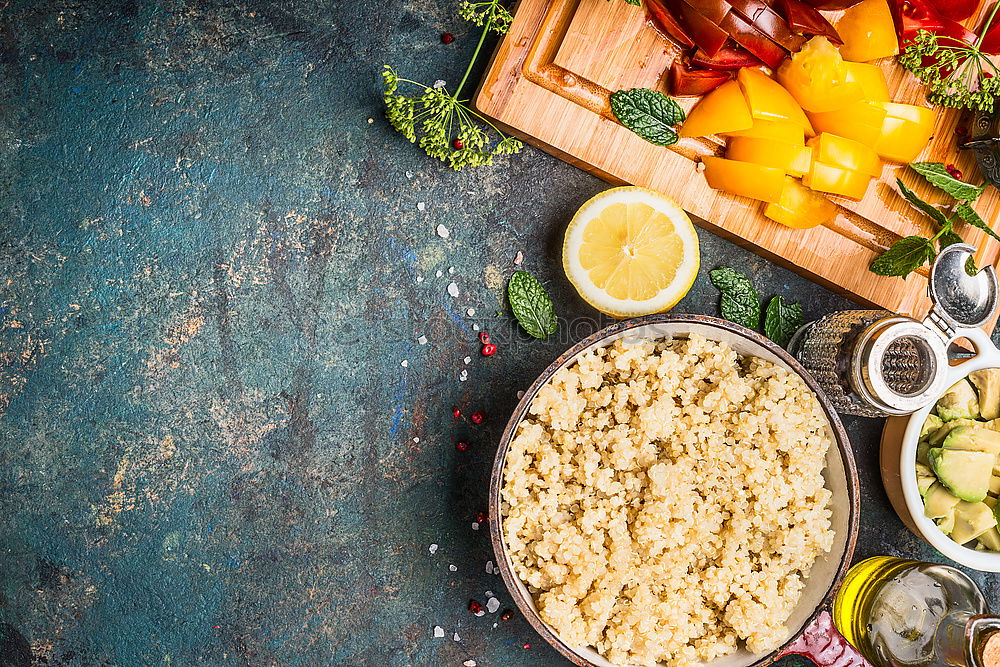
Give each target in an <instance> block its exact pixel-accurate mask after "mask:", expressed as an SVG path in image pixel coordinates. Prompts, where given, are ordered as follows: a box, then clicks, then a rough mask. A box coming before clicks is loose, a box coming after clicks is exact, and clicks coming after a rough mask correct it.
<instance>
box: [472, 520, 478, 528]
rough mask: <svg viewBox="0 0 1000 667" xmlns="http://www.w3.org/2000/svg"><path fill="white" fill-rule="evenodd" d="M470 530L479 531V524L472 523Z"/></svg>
mask: <svg viewBox="0 0 1000 667" xmlns="http://www.w3.org/2000/svg"><path fill="white" fill-rule="evenodd" d="M472 530H479V524H478V523H477V522H475V521H473V522H472Z"/></svg>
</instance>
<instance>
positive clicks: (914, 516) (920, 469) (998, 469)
mask: <svg viewBox="0 0 1000 667" xmlns="http://www.w3.org/2000/svg"><path fill="white" fill-rule="evenodd" d="M966 333H968V336H967V338H968V339H970V340H971V342H972V343H973V344H974V345H975V347H976V352H977V354H976V356H975V357H972V358H970V359H968V360H966V361H964V362H963V363H961V364H960V365H958V366H953V367H951V368H950V369H949V374H950V375H951V378H950V379H951V383H950V387H949V388H948V390H947V391H946V392H945V393H944V394H942V395H941V396H940V397H939V398H938V400H937V401H935V402H934V403H932V404H931V405H929V406H927V407H925V408H923V409H922V410H920V411H918V412H916V413H914V414H913V415H912V416H911V417H910V418H909V421H908V422H907V426H906V432H905V435H904V437H903V443H902V448H901V450H900V457H899V464H900V482H901V484H902V492H903V497H904V499H905V503H906V509H907V510H908V512H909V514H910V517H909V518H910V519H911V520H912V521H908V522H907V524H909V525H910V526H911V527H915V528H916V530H917V532H918V533H919V534H920V535H921V537H923V538H924V539H925V540H927V542H929V543H930V544H931V545H932V546H933V547H934V548H936V549H937V550H938V551H940V552H941V553H942V554H944V555H945V556H947V557H948V558H951V559H952V560H954V561H957V562H958V563H961V564H962V565H965V566H967V567H971V568H974V569H977V570H985V571H988V572H1000V350H998V349H997V348H996V347H995V346H994V345H993V343H992V341H991V340H990V339H989V338H988V337H987V336H986V334H985V333H983V332H982V330H979V329H976V330H973V331H968V332H966ZM904 518H905V517H904Z"/></svg>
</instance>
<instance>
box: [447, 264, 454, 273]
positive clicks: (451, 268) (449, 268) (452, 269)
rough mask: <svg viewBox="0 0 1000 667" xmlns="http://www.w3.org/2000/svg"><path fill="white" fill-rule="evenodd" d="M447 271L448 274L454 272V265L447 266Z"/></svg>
mask: <svg viewBox="0 0 1000 667" xmlns="http://www.w3.org/2000/svg"><path fill="white" fill-rule="evenodd" d="M448 273H449V274H453V273H455V267H454V266H449V267H448Z"/></svg>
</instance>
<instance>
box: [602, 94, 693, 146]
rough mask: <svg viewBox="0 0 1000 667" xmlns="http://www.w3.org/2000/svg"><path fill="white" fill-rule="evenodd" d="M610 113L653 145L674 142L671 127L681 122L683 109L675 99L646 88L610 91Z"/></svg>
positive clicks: (674, 136) (675, 136)
mask: <svg viewBox="0 0 1000 667" xmlns="http://www.w3.org/2000/svg"><path fill="white" fill-rule="evenodd" d="M611 112H612V113H614V115H615V118H617V119H618V121H619V122H620V123H621V124H622V125H624V126H625V127H627V128H628V129H630V130H632V131H633V132H635V133H636V134H638V135H639V136H640V137H642V138H643V139H645V140H646V141H648V142H649V143H651V144H656V145H657V146H669V145H671V144H676V143H677V133H676V132H674V129H673V128H674V126H675V125H677V124H679V123H681V122H683V121H684V110H683V109H681V108H680V106H679V105H678V104H677V102H674V101H673V100H672V99H670V98H669V97H667V96H666V95H664V94H663V93H661V92H659V91H657V90H650V89H649V88H632V89H631V90H619V91H617V92H614V93H611Z"/></svg>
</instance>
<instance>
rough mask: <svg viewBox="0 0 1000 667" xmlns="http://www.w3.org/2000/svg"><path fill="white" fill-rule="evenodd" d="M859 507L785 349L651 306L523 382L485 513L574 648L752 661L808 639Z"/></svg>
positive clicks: (815, 395) (620, 662)
mask: <svg viewBox="0 0 1000 667" xmlns="http://www.w3.org/2000/svg"><path fill="white" fill-rule="evenodd" d="M858 503H859V501H858V480H857V472H856V470H855V466H854V458H853V454H852V452H851V447H850V443H849V442H848V439H847V435H846V433H845V431H844V428H843V425H842V424H841V423H840V420H839V418H838V417H837V414H836V412H835V411H834V410H833V408H832V406H831V405H830V404H829V403H828V402H827V400H826V399H825V398H824V397H823V395H822V394H821V392H820V391H819V389H818V387H817V386H816V385H815V383H814V381H813V380H812V379H811V377H809V375H808V373H807V372H806V371H805V370H804V369H802V367H801V366H799V364H798V363H797V362H796V361H795V360H794V359H793V358H792V357H791V356H790V355H789V354H788V353H787V352H785V351H784V350H783V349H781V348H780V347H778V346H777V345H775V344H774V343H772V342H770V341H769V340H767V339H766V338H764V337H762V336H760V335H759V334H757V333H755V332H753V331H750V330H748V329H745V328H743V327H740V326H739V325H735V324H733V323H731V322H727V321H724V320H719V319H716V318H712V317H705V316H699V315H650V316H648V317H643V318H636V319H632V320H627V321H623V322H619V323H617V324H614V325H612V326H611V327H608V328H607V329H604V330H602V331H600V332H598V333H596V334H594V335H593V336H590V337H589V338H587V339H585V340H583V341H581V342H580V343H578V344H577V345H574V346H573V347H572V348H570V349H569V350H568V351H567V352H566V353H565V354H563V355H562V356H560V357H559V358H558V359H557V360H556V361H555V362H553V363H552V364H551V365H550V366H549V367H548V368H547V369H546V371H545V372H544V373H542V375H541V376H540V377H539V378H538V379H537V380H535V382H534V383H533V384H532V385H531V387H530V389H528V390H527V391H526V392H525V394H524V397H523V398H522V399H521V401H520V403H519V404H518V406H517V409H516V410H515V411H514V414H513V415H512V416H511V418H510V421H509V422H508V424H507V427H506V430H505V431H504V434H503V437H502V439H501V442H500V447H499V449H498V451H497V455H496V459H495V463H494V468H493V475H492V479H491V487H490V507H489V510H490V511H489V516H490V531H491V538H492V542H493V548H494V551H495V552H496V556H497V562H498V563H499V568H500V572H501V575H502V576H503V579H504V582H505V583H506V585H507V587H508V589H509V590H510V592H511V594H512V596H513V598H514V601H515V603H516V604H517V605H518V607H519V609H520V610H521V612H522V613H523V614H524V616H525V618H526V619H527V620H528V621H529V622H530V623H531V625H532V626H533V627H534V628H535V630H537V631H538V632H539V634H541V635H542V637H544V638H545V640H546V641H548V642H549V643H550V644H551V645H552V646H553V647H555V648H556V650H558V651H559V652H560V653H561V654H562V655H564V656H565V657H566V658H568V659H569V660H570V661H572V662H573V663H575V664H577V665H581V666H584V667H625V666H632V665H636V666H640V665H641V666H643V667H654V666H661V665H662V666H666V667H687V666H689V665H696V664H708V663H711V664H712V665H717V666H718V667H747V666H750V665H765V664H767V663H769V662H771V661H772V660H774V659H775V658H776V657H778V656H780V655H783V654H785V653H790V652H801V649H800V648H797V645H793V641H794V640H795V639H796V638H797V637H799V635H801V634H802V633H803V630H805V629H806V628H807V627H809V626H810V624H815V623H817V622H823V619H822V618H821V615H822V613H823V612H824V610H825V609H826V607H827V606H828V605H829V603H830V600H831V599H832V596H833V593H834V591H835V590H836V587H837V586H838V584H839V583H840V581H841V579H842V577H843V575H844V572H845V571H846V569H847V567H848V566H849V564H850V560H851V556H852V554H853V551H854V543H855V538H856V535H857V525H858ZM827 619H828V616H827ZM801 643H802V642H801V641H800V642H799V644H801Z"/></svg>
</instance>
